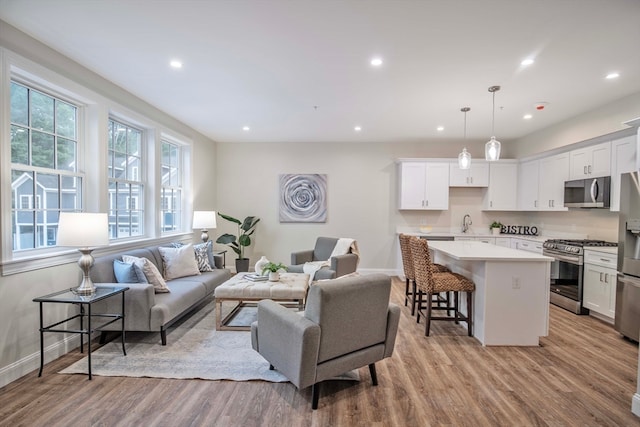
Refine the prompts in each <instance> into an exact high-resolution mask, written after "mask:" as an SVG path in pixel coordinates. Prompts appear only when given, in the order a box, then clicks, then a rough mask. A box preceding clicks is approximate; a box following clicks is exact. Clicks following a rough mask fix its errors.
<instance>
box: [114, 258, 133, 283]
mask: <svg viewBox="0 0 640 427" xmlns="http://www.w3.org/2000/svg"><path fill="white" fill-rule="evenodd" d="M113 274H114V275H115V276H116V280H117V281H118V283H139V281H138V275H137V274H136V270H135V268H134V266H133V264H129V263H126V262H123V261H120V260H119V259H114V260H113Z"/></svg>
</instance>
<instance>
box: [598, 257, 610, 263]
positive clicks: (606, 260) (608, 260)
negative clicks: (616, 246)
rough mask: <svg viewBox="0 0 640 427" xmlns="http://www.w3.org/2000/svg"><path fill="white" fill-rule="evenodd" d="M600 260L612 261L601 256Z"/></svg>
mask: <svg viewBox="0 0 640 427" xmlns="http://www.w3.org/2000/svg"><path fill="white" fill-rule="evenodd" d="M600 261H602V262H611V260H610V259H606V258H600Z"/></svg>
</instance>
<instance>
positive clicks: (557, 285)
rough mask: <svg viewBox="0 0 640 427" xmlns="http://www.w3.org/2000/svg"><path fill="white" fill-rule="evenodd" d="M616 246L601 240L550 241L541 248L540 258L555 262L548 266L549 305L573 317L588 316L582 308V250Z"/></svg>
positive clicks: (586, 311) (586, 310) (587, 311)
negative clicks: (572, 314)
mask: <svg viewBox="0 0 640 427" xmlns="http://www.w3.org/2000/svg"><path fill="white" fill-rule="evenodd" d="M597 246H618V244H617V243H611V242H605V241H604V240H565V239H551V240H547V241H546V242H544V243H543V244H542V247H543V250H542V254H543V255H547V256H550V257H553V258H555V261H554V262H553V263H552V264H551V297H550V301H551V304H554V305H557V306H559V307H562V308H564V309H566V310H569V311H572V312H574V313H576V314H588V313H589V310H588V309H586V308H584V307H583V306H582V285H583V273H584V271H583V270H584V248H585V247H597Z"/></svg>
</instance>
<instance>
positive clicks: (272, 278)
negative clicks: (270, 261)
mask: <svg viewBox="0 0 640 427" xmlns="http://www.w3.org/2000/svg"><path fill="white" fill-rule="evenodd" d="M279 280H280V273H279V272H277V271H270V272H269V281H270V282H277V281H279Z"/></svg>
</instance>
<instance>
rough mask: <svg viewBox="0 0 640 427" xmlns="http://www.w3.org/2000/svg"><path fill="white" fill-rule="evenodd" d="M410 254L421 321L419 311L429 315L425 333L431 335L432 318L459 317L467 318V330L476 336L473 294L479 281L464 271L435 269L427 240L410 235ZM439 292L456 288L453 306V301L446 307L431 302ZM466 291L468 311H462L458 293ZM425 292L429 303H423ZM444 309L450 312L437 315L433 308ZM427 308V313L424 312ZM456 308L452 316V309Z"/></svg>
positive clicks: (448, 318) (454, 319)
mask: <svg viewBox="0 0 640 427" xmlns="http://www.w3.org/2000/svg"><path fill="white" fill-rule="evenodd" d="M410 246H411V254H412V259H413V270H414V273H415V279H414V280H415V283H416V285H417V289H418V319H417V320H418V322H420V314H423V316H424V317H425V318H426V327H425V335H426V336H429V330H430V328H431V321H432V320H450V321H454V322H455V323H459V322H460V321H463V322H467V330H468V333H469V336H470V337H472V336H473V312H472V309H473V304H472V302H471V297H472V295H473V292H474V291H475V289H476V285H475V284H474V283H473V282H472V281H471V280H469V279H467V278H466V277H464V276H463V275H461V274H457V273H452V272H444V273H442V272H441V273H438V272H436V271H434V268H433V264H432V263H431V255H430V254H429V247H428V245H427V242H426V240H423V239H418V238H411V240H410ZM440 292H453V295H454V296H453V306H451V305H450V302H451V301H449V303H448V304H447V306H446V307H432V304H429V302H430V301H431V300H432V296H433V295H435V294H438V293H440ZM460 292H466V293H467V315H466V316H465V315H463V314H462V313H461V312H460V311H459V307H458V306H459V297H460V295H459V293H460ZM423 295H426V302H427V304H425V305H424V307H423V305H422V302H423V301H422V296H423ZM434 308H436V309H438V310H445V311H446V312H447V316H434V315H433V309H434ZM422 309H425V313H422ZM450 312H453V316H450V315H449V313H450Z"/></svg>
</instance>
